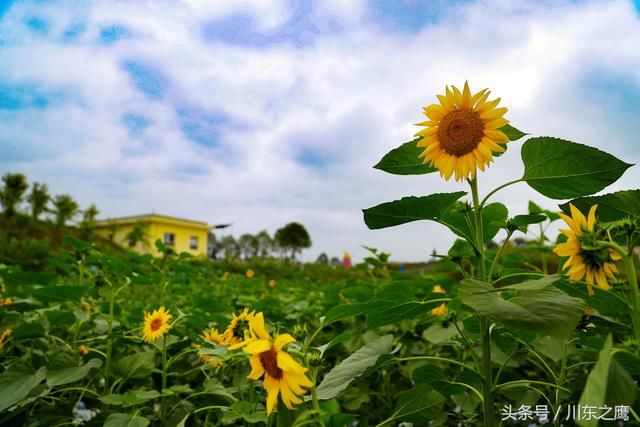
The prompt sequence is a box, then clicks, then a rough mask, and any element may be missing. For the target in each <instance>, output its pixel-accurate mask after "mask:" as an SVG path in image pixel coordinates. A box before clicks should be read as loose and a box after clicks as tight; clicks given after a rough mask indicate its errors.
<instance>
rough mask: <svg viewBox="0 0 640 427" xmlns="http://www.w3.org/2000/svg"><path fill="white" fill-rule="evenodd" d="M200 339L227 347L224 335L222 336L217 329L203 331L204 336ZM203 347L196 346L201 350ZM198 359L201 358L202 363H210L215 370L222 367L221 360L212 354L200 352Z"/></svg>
mask: <svg viewBox="0 0 640 427" xmlns="http://www.w3.org/2000/svg"><path fill="white" fill-rule="evenodd" d="M200 337H202V339H203V340H205V341H210V342H212V343H214V344H216V345H220V346H225V347H226V345H227V344H226V341H225V339H224V335H222V334H220V333H219V332H218V330H217V329H216V328H211V329H208V330H204V331H202V335H200ZM201 347H202V346H200V345H197V346H196V348H201ZM198 357H199V358H200V360H201V361H202V363H209V365H210V366H211V367H213V368H215V367H216V366H220V365H222V362H220V361H219V360H216V359H215V358H214V357H213V356H212V355H210V354H206V353H203V352H200V351H199V352H198Z"/></svg>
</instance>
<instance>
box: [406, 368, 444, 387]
mask: <svg viewBox="0 0 640 427" xmlns="http://www.w3.org/2000/svg"><path fill="white" fill-rule="evenodd" d="M411 379H412V380H413V382H414V383H416V384H431V383H433V382H436V381H441V380H443V379H444V372H443V371H442V368H441V367H439V366H437V365H428V364H427V365H422V366H418V367H417V368H416V369H414V370H413V371H412V372H411Z"/></svg>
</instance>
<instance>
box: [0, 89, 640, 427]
mask: <svg viewBox="0 0 640 427" xmlns="http://www.w3.org/2000/svg"><path fill="white" fill-rule="evenodd" d="M489 95H490V94H489V91H488V90H482V91H480V92H477V93H473V92H472V91H471V90H470V88H469V86H468V84H466V83H465V85H464V86H463V88H462V89H459V88H457V87H453V86H452V87H447V88H446V91H445V93H444V94H442V95H438V96H437V99H438V103H436V104H432V105H429V106H427V107H425V109H424V115H425V121H424V122H421V123H419V124H418V125H419V126H420V127H421V130H419V131H418V133H417V135H416V137H417V138H416V139H414V140H412V141H409V142H407V143H405V144H402V145H400V146H399V147H397V148H395V149H393V150H391V151H390V152H389V153H387V154H386V155H384V156H383V157H382V159H381V160H380V162H379V163H378V164H376V165H375V168H376V169H379V170H381V171H384V172H388V173H390V174H395V175H422V174H429V173H440V175H441V176H442V178H443V179H444V180H450V179H451V178H453V179H454V180H455V181H456V182H457V184H458V185H459V191H456V192H450V193H434V194H430V195H426V196H423V195H421V196H410V195H408V196H407V197H404V198H402V199H399V200H395V201H391V202H384V203H381V204H379V205H377V206H374V207H370V208H367V209H364V210H363V215H364V222H365V224H366V226H367V227H369V228H370V229H372V230H376V229H382V228H388V227H393V226H399V225H402V224H405V223H408V222H412V221H428V222H426V223H425V227H427V228H428V227H447V228H448V229H450V230H451V232H452V233H453V235H455V236H456V240H455V242H454V243H453V245H452V246H451V248H450V249H449V250H448V252H447V253H446V254H435V256H434V261H432V262H429V263H428V264H425V265H423V266H420V267H419V268H408V269H401V268H399V267H398V265H396V264H391V263H389V262H388V254H385V253H384V252H382V251H379V250H376V249H370V252H371V256H370V257H368V258H366V259H365V260H364V262H363V263H361V264H359V265H357V266H354V267H352V268H347V267H342V266H339V267H331V266H329V265H323V264H312V263H307V264H302V263H295V262H288V261H285V260H277V259H260V260H255V261H249V262H238V261H216V262H211V261H210V260H206V259H200V258H197V257H193V256H190V255H188V254H186V253H176V252H175V251H173V250H172V249H171V248H170V247H167V246H165V245H163V244H162V243H161V242H160V241H158V242H156V246H157V248H158V250H159V251H160V253H161V256H159V257H155V258H154V257H152V256H151V255H139V254H134V253H125V254H111V253H108V252H105V251H103V250H101V249H100V247H99V246H98V245H96V244H95V243H94V242H91V241H84V240H80V239H78V238H76V237H66V238H65V239H64V245H63V247H61V248H60V249H58V250H56V251H55V252H53V253H52V254H51V256H50V257H49V259H48V261H47V263H46V265H42V266H40V267H39V268H26V267H25V265H24V264H23V263H20V262H18V261H17V260H16V261H15V262H13V263H12V262H11V260H10V261H9V262H8V263H5V264H2V265H0V305H1V307H0V424H1V425H7V426H23V425H24V426H33V427H35V426H63V425H87V426H93V425H96V426H100V425H104V426H109V427H114V426H131V427H145V426H148V425H154V426H226V425H229V426H234V425H235V426H240V425H256V426H325V427H344V426H354V427H355V426H407V427H408V426H545V425H548V426H558V427H559V426H573V425H579V426H584V427H588V426H593V427H595V426H598V425H604V426H607V425H610V426H622V425H624V426H633V425H640V416H639V414H640V402H639V400H638V393H637V392H638V383H637V382H638V378H640V341H639V340H640V294H639V291H638V280H637V263H638V257H637V254H638V252H637V248H638V247H639V246H640V190H633V189H632V190H626V191H618V192H612V193H606V192H605V193H604V194H601V195H597V196H594V194H597V193H601V192H602V191H603V190H605V188H606V187H608V186H609V185H610V184H612V183H614V182H615V181H616V180H617V179H618V178H620V177H621V176H622V174H623V173H624V172H625V171H626V170H627V169H628V168H629V167H631V166H632V165H630V164H628V163H626V162H624V161H622V160H620V159H618V158H617V157H615V156H614V155H612V154H608V153H605V152H603V151H600V150H598V149H596V148H593V147H589V146H586V145H582V144H579V143H576V142H571V141H567V140H562V139H558V138H554V137H548V136H530V135H527V134H526V133H525V132H523V131H520V130H518V129H517V128H516V127H514V126H513V125H512V124H510V123H509V122H508V120H507V119H506V118H505V114H506V113H507V109H506V108H504V107H498V104H499V101H500V100H499V99H490V98H489ZM507 148H510V149H517V150H520V152H521V158H522V177H521V178H519V179H517V180H513V181H509V182H505V183H504V184H502V185H500V186H498V187H496V188H495V189H494V190H492V191H490V192H488V193H487V194H479V190H478V180H480V179H481V178H482V173H491V172H492V169H494V168H496V169H499V168H500V158H499V156H500V154H501V153H503V152H504V151H505V150H506V149H507ZM493 163H495V165H494V164H493ZM511 185H522V186H529V187H530V188H532V189H533V190H535V191H536V192H538V193H539V194H540V195H542V196H545V197H547V198H550V199H554V200H558V201H559V202H558V203H559V204H558V209H557V210H553V211H552V210H547V209H543V208H541V207H540V204H541V203H537V202H536V201H532V202H530V203H529V209H528V211H527V212H510V211H509V209H508V207H507V206H505V205H504V204H502V203H500V202H499V201H498V200H499V192H500V190H501V189H502V188H505V187H507V186H511ZM436 223H437V224H436ZM556 225H560V234H559V235H558V236H556V235H555V233H552V232H551V231H550V230H553V229H555V226H556ZM499 233H501V234H499ZM498 235H500V236H503V237H501V238H500V239H499V240H496V239H497V237H496V236H498ZM495 241H497V243H494V242H495ZM514 242H517V244H516V243H514ZM382 249H384V248H382Z"/></svg>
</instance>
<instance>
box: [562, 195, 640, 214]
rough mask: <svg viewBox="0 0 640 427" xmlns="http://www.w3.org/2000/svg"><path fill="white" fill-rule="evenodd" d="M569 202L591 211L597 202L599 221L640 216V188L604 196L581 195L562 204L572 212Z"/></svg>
mask: <svg viewBox="0 0 640 427" xmlns="http://www.w3.org/2000/svg"><path fill="white" fill-rule="evenodd" d="M569 203H573V205H574V206H575V207H576V208H578V209H579V210H580V211H581V212H583V213H585V214H586V213H587V212H589V208H591V206H593V205H595V204H597V205H598V209H597V210H596V216H597V217H598V221H602V222H613V221H618V220H621V219H624V218H626V217H640V190H626V191H617V192H615V193H609V194H603V195H602V196H593V197H581V198H579V199H574V200H572V201H571V202H567V203H564V204H562V205H560V209H562V210H563V211H564V212H565V213H567V214H569V215H570V214H571V213H570V209H569Z"/></svg>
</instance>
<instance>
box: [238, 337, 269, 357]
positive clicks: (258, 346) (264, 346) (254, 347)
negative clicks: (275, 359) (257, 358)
mask: <svg viewBox="0 0 640 427" xmlns="http://www.w3.org/2000/svg"><path fill="white" fill-rule="evenodd" d="M270 348H271V343H270V342H269V340H255V341H253V342H251V343H249V344H247V346H246V347H245V348H244V351H246V352H247V353H250V354H258V353H263V352H265V351H267V350H269V349H270Z"/></svg>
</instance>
